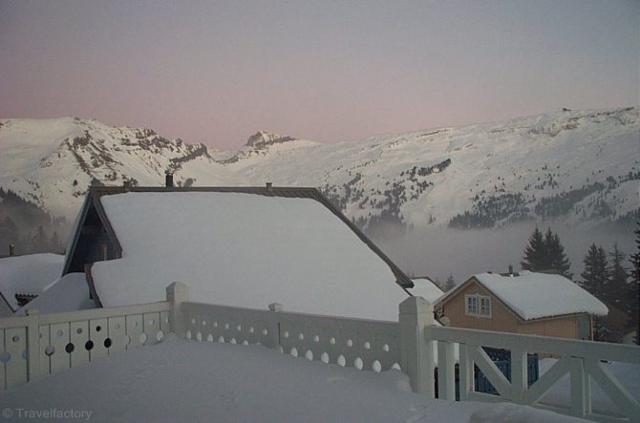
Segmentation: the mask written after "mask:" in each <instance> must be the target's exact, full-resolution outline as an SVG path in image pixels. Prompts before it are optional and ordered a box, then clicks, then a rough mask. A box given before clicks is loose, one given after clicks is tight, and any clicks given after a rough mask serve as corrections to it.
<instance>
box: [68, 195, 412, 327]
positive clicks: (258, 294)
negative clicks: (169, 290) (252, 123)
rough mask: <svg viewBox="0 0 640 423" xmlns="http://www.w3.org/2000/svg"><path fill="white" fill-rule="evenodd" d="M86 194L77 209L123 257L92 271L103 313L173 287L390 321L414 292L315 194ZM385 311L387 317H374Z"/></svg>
mask: <svg viewBox="0 0 640 423" xmlns="http://www.w3.org/2000/svg"><path fill="white" fill-rule="evenodd" d="M90 195H91V197H92V199H93V200H92V201H91V202H89V203H88V204H87V205H86V206H85V207H88V206H91V207H95V208H96V211H97V212H98V215H100V218H101V220H103V221H104V222H105V223H106V224H107V225H108V232H113V237H114V238H115V240H117V241H118V248H120V251H121V256H122V258H120V259H117V260H110V261H105V262H97V263H95V264H94V265H93V267H92V270H91V277H92V279H93V282H94V287H95V292H96V294H97V296H98V297H99V300H100V301H101V303H102V304H103V305H104V306H117V305H124V304H131V303H140V302H149V301H155V300H160V299H162V295H163V292H164V287H165V286H166V285H168V284H169V283H170V282H172V281H174V280H181V281H183V282H185V283H186V284H187V285H190V286H191V287H192V293H193V294H194V295H195V296H196V297H195V298H194V297H192V299H193V300H194V301H203V302H212V303H222V304H227V305H235V306H244V307H258V308H265V307H266V306H267V304H268V303H271V302H280V303H283V304H284V307H285V309H288V310H296V311H305V312H310V313H318V314H336V315H346V316H352V317H369V318H383V319H386V318H390V319H394V320H395V318H396V317H397V316H396V315H397V303H398V302H399V301H401V300H402V299H404V298H406V295H407V292H406V291H405V292H403V290H402V288H409V287H411V286H413V283H412V282H411V280H410V279H409V278H408V277H407V276H406V275H404V273H402V271H401V270H400V269H399V268H398V267H397V266H396V265H395V264H394V263H393V262H392V261H391V260H390V259H389V258H388V257H386V256H385V255H384V253H382V251H380V249H379V248H377V247H376V246H375V244H373V243H372V242H371V241H370V240H369V239H368V238H367V237H366V236H365V235H364V234H363V233H362V232H361V231H360V230H359V229H358V228H357V227H355V226H354V225H353V223H352V222H351V221H349V219H347V218H346V217H345V216H344V215H343V214H342V213H340V211H338V210H336V209H335V207H333V206H332V205H331V204H330V203H329V202H328V201H327V200H326V199H325V198H324V197H323V196H322V195H321V194H320V193H319V192H318V191H317V190H316V189H314V188H280V187H272V188H266V187H215V188H199V187H193V188H131V189H128V190H125V189H124V188H122V187H116V188H112V187H109V188H106V187H94V188H92V190H91V193H90ZM85 213H86V211H85ZM336 218H337V219H336ZM345 225H346V226H345ZM79 226H81V225H79ZM76 232H79V231H76ZM76 239H77V234H76ZM75 247H76V245H75V242H72V245H71V248H70V252H69V256H68V257H67V266H68V264H69V263H70V261H71V258H72V257H73V250H74V249H75ZM396 285H399V286H396ZM285 287H286V289H285ZM329 297H331V300H330V299H329ZM336 297H337V298H338V300H336V299H335V298H336ZM341 297H344V298H341ZM365 298H366V300H364V299H365ZM377 301H378V302H377ZM332 302H333V303H334V304H332ZM386 302H393V307H392V308H391V309H390V310H389V311H388V313H386V314H385V313H382V312H380V311H377V309H379V308H381V304H382V303H386ZM350 308H352V310H351V309H350ZM381 314H382V315H384V316H381Z"/></svg>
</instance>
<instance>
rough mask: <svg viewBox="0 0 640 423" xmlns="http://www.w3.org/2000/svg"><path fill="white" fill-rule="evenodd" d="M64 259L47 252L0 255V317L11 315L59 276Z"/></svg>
mask: <svg viewBox="0 0 640 423" xmlns="http://www.w3.org/2000/svg"><path fill="white" fill-rule="evenodd" d="M63 260H64V256H62V255H60V254H50V253H44V254H26V255H21V256H8V257H4V258H0V317H7V316H10V315H12V314H14V313H15V312H16V311H17V310H18V309H19V308H20V307H22V306H23V305H25V304H26V303H28V302H29V301H31V300H33V299H34V298H36V297H37V296H38V295H40V294H41V293H42V292H43V291H44V289H45V288H46V287H47V286H48V285H49V284H51V283H52V282H53V281H55V280H56V279H57V278H59V277H60V273H61V272H62V263H63Z"/></svg>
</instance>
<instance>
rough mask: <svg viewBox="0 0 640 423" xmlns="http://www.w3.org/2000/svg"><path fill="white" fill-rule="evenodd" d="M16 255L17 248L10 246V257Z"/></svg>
mask: <svg viewBox="0 0 640 423" xmlns="http://www.w3.org/2000/svg"><path fill="white" fill-rule="evenodd" d="M15 255H16V246H15V245H13V244H9V256H12V257H13V256H15Z"/></svg>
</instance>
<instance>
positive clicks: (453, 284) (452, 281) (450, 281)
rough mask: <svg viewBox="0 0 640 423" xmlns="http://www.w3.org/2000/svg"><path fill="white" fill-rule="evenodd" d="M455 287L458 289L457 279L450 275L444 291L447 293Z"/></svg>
mask: <svg viewBox="0 0 640 423" xmlns="http://www.w3.org/2000/svg"><path fill="white" fill-rule="evenodd" d="M455 287H456V281H455V279H453V275H451V274H450V275H449V277H448V278H447V280H446V281H445V282H444V291H445V292H448V291H451V290H452V289H453V288H455Z"/></svg>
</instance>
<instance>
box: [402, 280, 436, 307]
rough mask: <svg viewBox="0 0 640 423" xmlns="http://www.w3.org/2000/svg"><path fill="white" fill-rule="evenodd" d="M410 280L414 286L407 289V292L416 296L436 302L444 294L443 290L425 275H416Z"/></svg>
mask: <svg viewBox="0 0 640 423" xmlns="http://www.w3.org/2000/svg"><path fill="white" fill-rule="evenodd" d="M411 280H412V281H413V284H414V286H413V288H410V289H409V292H411V293H412V294H413V295H415V296H417V297H422V298H424V299H425V300H427V301H429V302H430V303H432V304H433V303H436V302H437V301H438V299H439V298H440V297H442V295H443V294H444V291H442V290H441V289H440V288H439V287H438V285H436V284H435V283H434V282H433V281H432V280H431V279H429V278H427V277H418V278H413V279H411Z"/></svg>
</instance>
